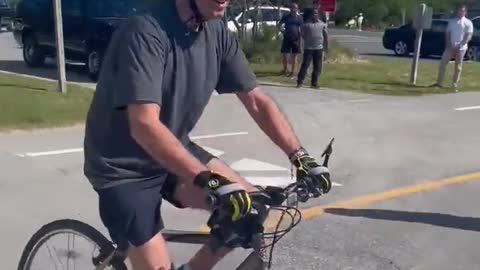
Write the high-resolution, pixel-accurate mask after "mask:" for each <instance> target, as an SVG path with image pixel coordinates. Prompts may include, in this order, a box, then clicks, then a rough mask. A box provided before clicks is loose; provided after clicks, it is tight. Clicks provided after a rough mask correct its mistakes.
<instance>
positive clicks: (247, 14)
mask: <svg viewBox="0 0 480 270" xmlns="http://www.w3.org/2000/svg"><path fill="white" fill-rule="evenodd" d="M255 14H256V12H255V10H254V9H251V10H247V12H245V13H244V14H242V16H240V17H239V19H238V22H239V23H242V22H243V17H245V22H248V19H250V20H251V21H252V22H253V20H254V19H255V17H256V16H255Z"/></svg>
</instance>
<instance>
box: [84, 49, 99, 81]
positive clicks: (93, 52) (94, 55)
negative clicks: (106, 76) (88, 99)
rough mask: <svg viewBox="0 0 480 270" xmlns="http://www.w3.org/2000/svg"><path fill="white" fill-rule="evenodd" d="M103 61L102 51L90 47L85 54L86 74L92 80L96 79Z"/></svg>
mask: <svg viewBox="0 0 480 270" xmlns="http://www.w3.org/2000/svg"><path fill="white" fill-rule="evenodd" d="M102 62H103V51H102V50H100V49H95V48H94V49H90V50H89V52H88V56H87V63H86V65H87V74H88V77H89V78H90V79H91V80H92V81H97V80H98V76H99V74H100V69H101V67H102Z"/></svg>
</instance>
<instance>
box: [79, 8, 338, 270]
mask: <svg viewBox="0 0 480 270" xmlns="http://www.w3.org/2000/svg"><path fill="white" fill-rule="evenodd" d="M227 5H228V1H220V0H162V1H157V3H155V4H154V7H153V8H152V9H150V12H149V13H148V14H144V15H138V16H135V17H132V18H130V19H129V20H128V21H127V22H126V23H124V24H123V25H122V26H121V27H120V28H119V29H117V31H116V32H115V33H114V35H113V36H112V39H111V41H110V46H109V48H108V50H107V51H106V52H105V56H104V61H103V64H102V71H101V73H100V77H99V81H98V84H97V89H96V92H95V95H94V98H93V101H92V104H91V106H90V109H89V112H88V116H87V121H86V130H85V141H84V148H85V165H84V172H85V175H86V177H87V178H88V179H89V181H90V183H91V184H92V186H93V188H94V189H95V191H96V192H97V193H98V195H99V212H100V217H101V220H102V222H103V224H104V225H105V226H106V227H107V229H108V231H109V234H110V236H111V238H112V240H113V241H114V242H115V243H116V244H117V245H119V247H120V248H124V249H125V250H127V249H128V256H129V259H130V261H131V262H132V265H133V267H134V269H135V270H150V269H151V270H158V269H173V266H172V262H171V261H170V258H169V255H168V252H167V248H166V244H165V241H164V239H163V237H162V234H161V230H162V229H163V224H162V220H161V215H160V205H161V202H162V199H163V198H165V199H166V200H167V201H169V202H171V203H172V204H173V205H175V206H177V207H179V208H195V209H205V210H210V211H211V210H212V208H211V205H209V204H207V202H206V197H207V195H212V196H215V198H218V199H219V200H218V201H219V203H220V206H221V208H222V209H224V210H225V211H226V213H228V217H229V218H231V219H232V221H238V220H240V219H242V218H243V217H245V216H246V215H247V214H248V213H249V211H250V208H251V207H252V206H251V200H250V197H249V192H253V191H257V189H256V188H255V187H254V186H252V185H251V184H249V183H248V182H247V181H246V180H245V179H243V178H242V177H240V176H239V175H238V174H237V173H236V172H234V171H233V170H232V169H231V168H229V167H228V166H227V165H226V164H224V163H223V162H222V161H220V160H219V159H218V158H216V157H215V156H213V155H211V154H210V153H208V152H207V151H205V150H204V149H202V148H201V147H200V146H198V145H196V144H195V143H194V142H192V141H190V139H189V137H188V134H189V133H190V131H191V130H192V129H193V128H194V126H195V124H196V123H197V121H198V119H199V118H200V116H201V114H202V112H203V110H204V108H205V107H206V105H207V103H208V101H209V99H210V97H211V95H212V92H213V90H214V89H215V90H216V91H217V92H218V93H220V94H232V93H235V94H236V96H237V97H238V98H239V99H240V101H241V102H242V104H243V105H244V106H245V108H246V109H247V110H248V112H249V114H250V115H251V117H252V118H253V119H254V120H255V122H256V123H257V124H258V126H259V127H260V128H261V129H262V130H263V131H264V132H265V133H266V134H267V135H268V136H269V138H270V139H271V140H272V141H273V142H274V143H275V144H276V145H277V146H278V147H280V148H281V150H282V151H283V152H284V153H285V154H286V155H287V156H288V157H289V158H290V160H291V162H292V163H293V164H294V165H295V166H296V168H297V174H309V175H310V176H311V179H313V181H311V183H310V188H311V191H312V192H313V191H314V190H317V191H318V190H322V191H323V192H324V193H327V192H329V190H330V188H331V182H330V179H329V172H328V170H327V169H326V168H325V167H322V166H319V165H318V164H317V162H316V161H315V159H314V158H313V157H311V156H310V155H309V154H308V153H307V151H306V150H305V149H304V148H303V147H302V146H301V144H300V142H299V141H298V139H297V138H296V136H295V134H294V132H293V131H292V129H291V128H290V126H289V123H288V122H287V119H286V117H285V116H284V115H283V114H282V113H281V112H280V110H279V109H278V107H277V105H276V104H275V103H274V101H273V100H272V99H271V98H270V97H269V96H267V95H266V94H264V93H262V92H261V91H260V89H259V87H258V85H257V83H256V78H255V75H254V74H253V72H252V71H251V69H250V68H249V65H248V62H247V60H246V58H245V56H244V53H243V51H242V50H241V48H240V45H239V43H238V42H237V40H236V39H235V37H234V36H233V35H232V34H231V33H230V32H229V31H228V30H227V28H226V26H225V24H224V22H223V21H222V20H221V17H222V16H223V14H224V11H225V8H226V7H227ZM231 249H232V248H231V247H229V246H228V245H225V247H224V248H221V249H220V250H216V249H215V251H213V249H212V247H210V246H209V245H206V246H204V247H202V248H201V249H200V250H199V251H198V253H197V254H196V255H195V256H194V257H193V258H192V259H191V260H190V262H189V263H188V264H186V265H184V266H182V268H181V269H192V270H198V269H202V270H205V269H212V268H213V267H214V265H215V264H216V263H217V262H218V261H219V260H220V259H221V258H223V257H224V256H225V255H226V254H227V253H228V252H229V251H231Z"/></svg>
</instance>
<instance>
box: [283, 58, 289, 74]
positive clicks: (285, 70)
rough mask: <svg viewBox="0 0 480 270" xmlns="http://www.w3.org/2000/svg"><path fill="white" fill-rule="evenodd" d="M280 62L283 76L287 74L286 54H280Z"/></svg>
mask: <svg viewBox="0 0 480 270" xmlns="http://www.w3.org/2000/svg"><path fill="white" fill-rule="evenodd" d="M282 62H283V71H282V73H283V74H288V54H286V53H284V54H282Z"/></svg>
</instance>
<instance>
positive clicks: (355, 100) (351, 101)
mask: <svg viewBox="0 0 480 270" xmlns="http://www.w3.org/2000/svg"><path fill="white" fill-rule="evenodd" d="M370 101H372V100H371V99H366V98H364V99H350V100H347V102H349V103H363V102H370Z"/></svg>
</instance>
